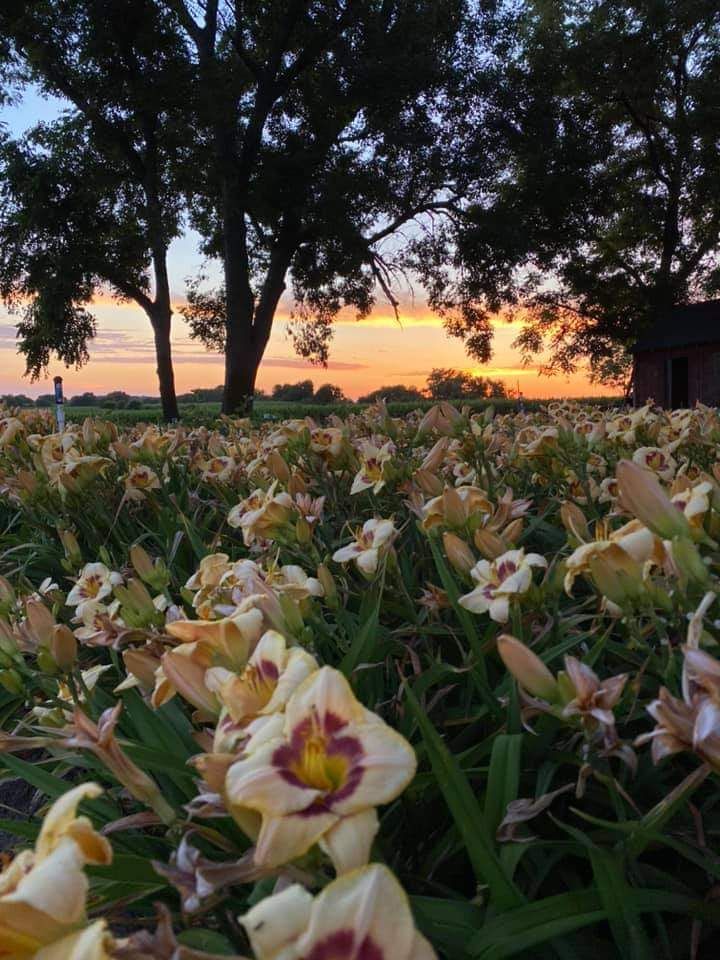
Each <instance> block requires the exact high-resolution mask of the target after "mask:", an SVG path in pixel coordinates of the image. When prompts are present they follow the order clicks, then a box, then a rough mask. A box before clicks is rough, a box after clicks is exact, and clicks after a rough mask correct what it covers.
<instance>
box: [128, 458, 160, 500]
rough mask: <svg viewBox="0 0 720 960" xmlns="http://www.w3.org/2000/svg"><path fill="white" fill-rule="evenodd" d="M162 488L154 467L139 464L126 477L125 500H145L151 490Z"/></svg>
mask: <svg viewBox="0 0 720 960" xmlns="http://www.w3.org/2000/svg"><path fill="white" fill-rule="evenodd" d="M160 486H161V484H160V477H158V475H157V474H156V473H155V471H154V470H153V469H152V467H148V466H146V465H145V464H142V463H137V464H135V465H134V466H132V467H131V468H130V470H129V472H128V474H127V476H126V477H125V499H126V500H145V499H146V498H147V494H148V492H149V491H150V490H159V489H160Z"/></svg>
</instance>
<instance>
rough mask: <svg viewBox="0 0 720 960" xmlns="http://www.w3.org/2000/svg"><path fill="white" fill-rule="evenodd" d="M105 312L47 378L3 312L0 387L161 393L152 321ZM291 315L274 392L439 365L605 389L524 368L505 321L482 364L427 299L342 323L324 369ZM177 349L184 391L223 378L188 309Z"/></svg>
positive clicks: (271, 372) (353, 383) (134, 312)
mask: <svg viewBox="0 0 720 960" xmlns="http://www.w3.org/2000/svg"><path fill="white" fill-rule="evenodd" d="M93 310H94V313H95V315H96V316H97V318H98V336H97V338H96V340H95V342H94V343H93V344H92V346H91V348H90V355H91V360H90V363H89V364H88V365H87V366H86V367H84V368H83V369H82V370H79V371H75V370H66V369H65V368H64V367H63V366H62V364H60V363H57V362H54V363H52V364H51V366H50V369H49V371H48V376H49V378H48V379H42V380H40V381H38V382H36V383H34V384H31V383H30V382H29V381H28V380H27V379H25V378H23V375H22V374H23V361H22V357H20V356H18V354H17V352H16V347H15V343H14V329H13V327H12V318H11V317H9V316H8V314H7V313H6V312H5V311H2V310H0V392H2V393H27V394H29V395H31V396H36V395H37V394H38V393H47V392H49V391H50V390H51V387H52V380H51V378H52V377H53V376H54V375H55V374H58V373H59V374H61V375H62V376H63V377H64V378H65V393H66V395H67V396H72V395H73V394H74V393H82V392H84V391H86V390H91V391H93V392H95V393H106V392H107V391H109V390H125V391H127V392H128V393H143V394H157V381H156V377H155V367H154V357H153V346H152V338H151V332H150V326H149V324H148V321H147V320H146V318H145V315H144V314H143V312H142V311H141V310H140V309H139V308H138V307H136V306H134V305H132V304H117V303H114V302H112V301H111V300H110V299H109V298H102V300H101V301H99V302H97V303H96V304H95V306H94V308H93ZM286 316H287V314H286V313H285V314H284V313H281V314H280V315H279V317H278V319H277V321H276V323H275V327H274V329H273V333H272V337H271V339H270V343H269V345H268V349H267V352H266V355H265V360H264V361H263V364H262V367H261V370H260V375H259V386H260V387H261V388H262V389H264V390H269V389H270V388H272V386H273V385H274V384H276V383H278V382H283V383H286V382H294V381H296V380H303V379H307V378H309V379H311V380H312V381H313V382H314V383H315V386H316V387H317V386H319V385H320V384H321V383H327V382H331V383H336V384H339V385H340V386H341V387H342V388H343V390H344V391H345V392H346V393H347V394H348V396H350V397H353V398H357V397H358V396H359V395H361V394H363V393H367V392H369V391H370V390H373V389H375V388H376V387H381V386H386V385H389V384H394V383H407V384H414V385H415V386H418V387H422V386H424V384H425V380H426V378H427V375H428V373H429V372H430V370H431V369H432V368H433V367H455V368H457V369H463V370H468V371H472V372H473V373H475V374H481V375H483V376H489V377H492V378H493V379H497V380H502V381H503V382H504V383H505V384H506V385H507V386H508V387H512V388H513V389H514V388H515V387H516V385H517V384H518V383H519V385H520V389H521V391H522V392H523V394H524V395H525V396H526V397H528V398H529V397H559V396H564V397H573V396H574V397H578V396H591V395H601V394H604V393H605V394H606V393H607V392H608V391H607V389H606V388H605V389H603V388H601V387H597V386H593V385H592V384H590V383H589V382H588V380H587V378H586V377H585V376H582V375H575V376H573V377H572V378H569V379H568V378H565V377H552V378H547V377H540V376H539V375H538V373H537V369H536V368H535V367H529V368H527V367H523V366H522V363H521V360H520V356H519V353H518V351H517V350H514V349H513V348H512V346H511V344H512V341H513V340H514V339H515V337H516V336H517V327H516V326H514V325H509V324H507V323H505V322H502V321H498V322H497V324H496V329H495V339H494V357H493V360H492V361H491V363H489V364H486V365H480V364H476V363H474V362H473V361H472V360H470V359H469V358H468V356H467V355H466V353H465V351H464V349H463V346H462V343H461V342H460V341H458V340H455V339H453V338H451V337H448V336H447V335H446V334H445V332H444V330H443V328H442V325H441V322H440V320H439V319H438V318H437V317H435V316H433V315H432V314H431V313H430V312H429V311H428V309H427V307H425V306H424V305H414V306H413V305H411V306H408V307H406V308H404V309H402V310H401V324H402V325H400V324H398V323H397V321H396V320H395V318H394V316H393V314H392V311H391V310H390V309H389V308H387V307H384V306H382V305H379V306H378V307H377V308H376V310H375V311H374V313H373V315H372V316H371V317H369V318H368V319H367V320H364V321H360V322H357V321H355V320H353V319H350V318H347V319H343V320H341V321H340V322H339V323H338V324H337V325H336V328H335V336H334V339H333V343H332V347H331V352H330V362H329V364H328V368H327V369H322V368H318V367H314V366H312V365H311V364H309V363H307V362H306V361H303V360H301V359H300V358H299V357H297V356H296V355H295V354H294V352H293V347H292V343H291V342H290V340H289V338H288V335H287V325H286V320H285V318H286ZM174 324H175V326H174V334H173V348H174V359H175V380H176V384H177V389H178V392H181V393H182V392H185V391H187V390H190V389H192V388H193V387H210V386H216V385H217V384H219V383H221V382H222V379H223V369H222V357H220V356H219V355H217V354H212V353H208V352H206V351H205V350H204V348H203V346H202V344H199V343H196V342H194V341H192V340H190V338H189V337H188V333H187V327H186V326H185V323H184V321H183V320H182V318H181V317H179V316H178V317H176V319H175V321H174Z"/></svg>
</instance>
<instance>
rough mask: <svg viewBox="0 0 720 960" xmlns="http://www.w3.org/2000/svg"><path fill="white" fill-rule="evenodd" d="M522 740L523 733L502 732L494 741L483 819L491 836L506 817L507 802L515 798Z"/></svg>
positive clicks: (518, 780)
mask: <svg viewBox="0 0 720 960" xmlns="http://www.w3.org/2000/svg"><path fill="white" fill-rule="evenodd" d="M522 741H523V738H522V734H519V733H513V734H507V733H501V734H499V735H498V736H497V737H496V738H495V742H494V743H493V748H492V753H491V755H490V770H489V772H488V783H487V793H486V795H485V822H486V823H487V827H488V831H489V832H490V835H491V836H493V837H494V836H495V833H496V832H497V828H498V827H499V826H500V824H501V822H502V819H503V817H504V816H505V811H506V809H507V805H508V804H509V803H510V802H511V801H513V800H517V795H518V786H519V783H520V758H521V754H522Z"/></svg>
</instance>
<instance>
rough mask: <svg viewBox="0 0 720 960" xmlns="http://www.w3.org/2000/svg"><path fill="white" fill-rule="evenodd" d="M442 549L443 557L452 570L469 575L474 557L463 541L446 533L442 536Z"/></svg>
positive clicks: (452, 534)
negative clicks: (443, 551) (446, 559)
mask: <svg viewBox="0 0 720 960" xmlns="http://www.w3.org/2000/svg"><path fill="white" fill-rule="evenodd" d="M443 548H444V550H445V556H446V557H447V558H448V561H449V562H450V565H451V566H452V568H453V569H454V570H456V571H457V572H458V573H460V574H463V575H467V574H469V573H470V571H471V570H472V568H473V567H474V566H475V557H474V556H473V553H472V550H471V549H470V547H469V546H468V545H467V544H466V543H465V541H464V540H461V539H460V537H458V536H456V535H455V534H454V533H448V532H447V531H446V532H445V533H444V534H443Z"/></svg>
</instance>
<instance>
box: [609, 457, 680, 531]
mask: <svg viewBox="0 0 720 960" xmlns="http://www.w3.org/2000/svg"><path fill="white" fill-rule="evenodd" d="M617 481H618V495H619V501H620V503H621V504H622V506H623V507H624V508H625V509H626V510H627V511H628V512H629V513H631V514H632V515H633V516H634V517H637V519H638V520H641V521H642V522H643V523H644V524H645V526H646V527H649V529H650V530H652V531H653V533H656V534H657V535H658V536H659V537H662V538H663V539H664V540H672V538H673V537H685V536H689V535H690V525H689V524H688V522H687V519H686V518H685V515H684V513H682V511H681V510H679V509H678V507H676V506H675V504H673V503H672V502H671V500H670V498H669V497H668V495H667V494H666V493H665V491H664V490H663V489H662V487H661V486H660V484H659V483H658V480H657V478H656V477H655V474H654V473H651V472H650V471H649V470H645V469H644V468H643V467H640V466H638V464H636V463H633V462H632V461H631V460H621V461H620V463H618V465H617Z"/></svg>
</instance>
